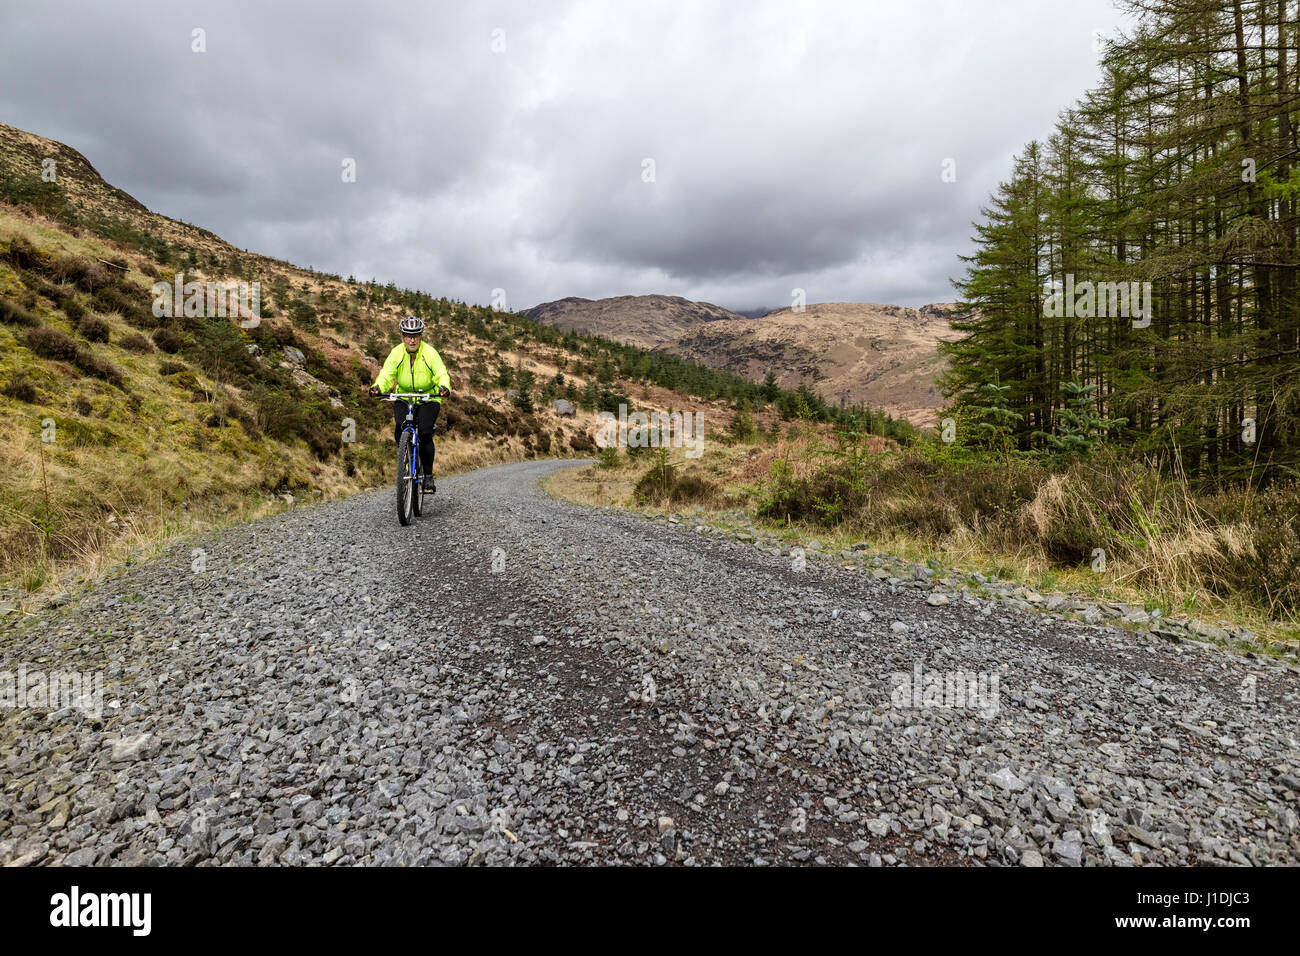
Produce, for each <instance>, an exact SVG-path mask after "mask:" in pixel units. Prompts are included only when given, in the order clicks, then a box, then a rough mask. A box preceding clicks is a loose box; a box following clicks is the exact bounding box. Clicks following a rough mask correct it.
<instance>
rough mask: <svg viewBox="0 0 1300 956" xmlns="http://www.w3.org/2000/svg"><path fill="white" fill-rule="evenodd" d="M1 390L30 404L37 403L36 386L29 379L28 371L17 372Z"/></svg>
mask: <svg viewBox="0 0 1300 956" xmlns="http://www.w3.org/2000/svg"><path fill="white" fill-rule="evenodd" d="M0 392H2V393H3V394H5V395H8V396H9V397H10V398H14V399H17V400H18V401H20V402H26V403H27V404H28V405H34V404H36V386H34V385H33V384H32V383H31V382H29V381H28V380H27V373H26V372H15V373H14V375H13V377H12V378H10V379H9V383H8V384H7V385H5V387H4V388H3V389H0Z"/></svg>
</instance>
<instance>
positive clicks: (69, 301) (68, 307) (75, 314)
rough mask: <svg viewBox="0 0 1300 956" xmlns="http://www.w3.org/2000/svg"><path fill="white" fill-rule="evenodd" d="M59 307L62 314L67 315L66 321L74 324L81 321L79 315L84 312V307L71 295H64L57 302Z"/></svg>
mask: <svg viewBox="0 0 1300 956" xmlns="http://www.w3.org/2000/svg"><path fill="white" fill-rule="evenodd" d="M59 308H61V309H63V314H64V315H66V316H67V317H68V321H69V322H72V323H73V324H74V325H75V324H76V323H77V322H80V321H81V317H82V316H83V315H85V314H86V309H85V307H84V306H83V305H82V304H81V303H80V302H78V301H77V300H76V299H74V298H73V297H72V296H64V297H63V301H62V302H60V303H59ZM105 341H107V339H106V340H105Z"/></svg>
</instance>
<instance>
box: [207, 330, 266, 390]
mask: <svg viewBox="0 0 1300 956" xmlns="http://www.w3.org/2000/svg"><path fill="white" fill-rule="evenodd" d="M194 338H195V341H194V348H193V358H194V361H195V362H196V363H197V364H198V366H199V367H200V368H201V369H203V370H204V371H205V372H207V373H208V374H209V375H211V376H212V377H213V378H216V379H219V380H222V381H225V380H229V379H232V378H236V379H238V378H247V377H249V376H250V375H253V374H255V373H256V372H257V362H256V360H255V359H254V358H253V357H252V356H251V355H249V354H248V347H247V346H246V345H245V344H244V340H243V339H242V338H241V337H240V335H239V329H238V328H236V327H235V326H234V325H233V324H232V323H230V322H228V321H227V320H226V319H209V320H207V321H205V322H203V323H202V324H201V325H200V326H199V327H198V330H197V331H196V333H195V337H194Z"/></svg>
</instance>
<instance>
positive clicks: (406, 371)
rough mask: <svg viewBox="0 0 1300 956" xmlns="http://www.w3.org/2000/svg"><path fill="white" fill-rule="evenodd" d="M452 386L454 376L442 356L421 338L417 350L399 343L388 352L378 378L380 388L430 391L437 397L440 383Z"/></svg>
mask: <svg viewBox="0 0 1300 956" xmlns="http://www.w3.org/2000/svg"><path fill="white" fill-rule="evenodd" d="M443 385H445V386H447V387H448V388H451V376H450V375H448V374H447V366H446V365H444V364H443V362H442V356H441V355H439V354H438V350H437V349H435V348H434V347H433V346H432V345H430V344H429V343H428V342H421V343H420V347H419V348H418V349H416V351H415V354H414V355H411V354H410V353H409V352H407V351H406V346H405V345H404V344H401V343H399V344H398V346H397V348H395V349H393V350H392V351H391V352H389V353H388V358H387V359H385V360H384V367H383V368H382V369H380V371H379V377H378V378H377V379H375V386H376V387H377V388H378V389H379V390H380V391H381V392H430V393H435V394H433V396H432V397H433V399H434V401H439V402H440V401H442V399H440V398H438V397H437V394H436V392H437V390H438V388H439V387H440V386H443Z"/></svg>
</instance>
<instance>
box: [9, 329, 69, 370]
mask: <svg viewBox="0 0 1300 956" xmlns="http://www.w3.org/2000/svg"><path fill="white" fill-rule="evenodd" d="M23 341H24V342H25V343H26V345H27V347H28V348H29V349H31V350H32V351H33V352H35V353H36V354H37V355H39V356H40V357H41V358H47V359H54V360H55V361H58V362H73V363H75V362H76V361H77V357H78V355H79V354H80V352H81V348H80V347H79V346H78V345H77V340H76V339H74V338H73V337H72V336H70V335H67V334H65V333H63V332H60V331H59V330H58V329H51V328H49V327H48V326H43V325H42V326H38V327H36V328H34V329H31V330H29V331H28V332H27V334H26V335H25V336H23Z"/></svg>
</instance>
